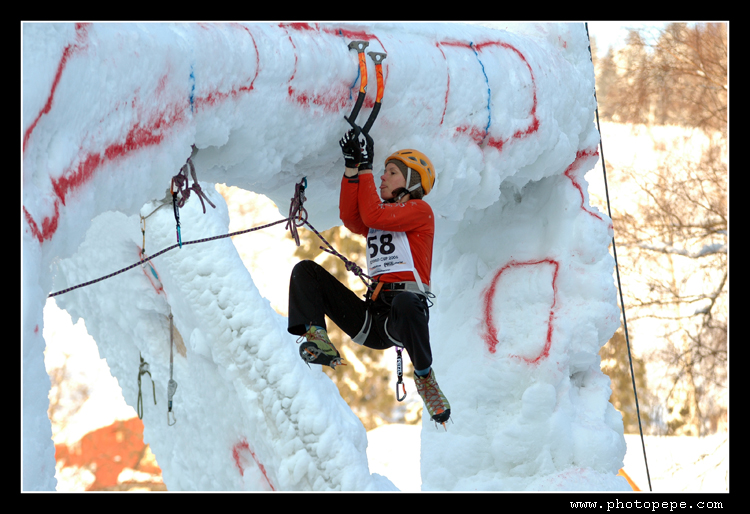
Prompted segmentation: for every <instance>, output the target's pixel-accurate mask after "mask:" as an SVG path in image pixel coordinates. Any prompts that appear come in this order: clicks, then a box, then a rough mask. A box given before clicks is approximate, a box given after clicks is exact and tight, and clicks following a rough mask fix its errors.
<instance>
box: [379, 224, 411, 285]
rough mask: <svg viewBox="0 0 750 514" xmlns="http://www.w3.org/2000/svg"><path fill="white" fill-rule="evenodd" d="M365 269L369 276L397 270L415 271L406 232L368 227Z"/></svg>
mask: <svg viewBox="0 0 750 514" xmlns="http://www.w3.org/2000/svg"><path fill="white" fill-rule="evenodd" d="M367 270H368V274H369V275H370V276H371V277H375V276H377V275H382V274H383V273H394V272H397V271H411V272H412V273H414V272H415V269H414V260H413V259H412V256H411V247H410V246H409V240H408V239H407V237H406V232H389V231H385V230H376V229H374V228H371V229H370V232H369V233H368V234H367Z"/></svg>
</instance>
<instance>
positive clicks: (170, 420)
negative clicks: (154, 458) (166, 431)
mask: <svg viewBox="0 0 750 514" xmlns="http://www.w3.org/2000/svg"><path fill="white" fill-rule="evenodd" d="M173 348H174V322H173V319H172V312H171V311H170V313H169V383H168V384H167V425H169V426H170V427H171V426H172V425H174V424H175V423H177V419H175V415H174V412H172V397H173V396H174V393H175V392H176V391H177V382H175V381H174V380H173V379H172V373H173V371H174V352H173ZM170 414H171V416H170Z"/></svg>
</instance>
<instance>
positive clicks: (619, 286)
mask: <svg viewBox="0 0 750 514" xmlns="http://www.w3.org/2000/svg"><path fill="white" fill-rule="evenodd" d="M585 26H586V37H587V38H588V39H589V56H591V63H592V64H593V62H594V59H593V55H592V54H591V38H590V36H589V24H588V23H586V24H585ZM594 99H595V100H596V87H594ZM596 128H597V130H598V131H599V148H600V150H601V151H600V153H601V156H602V171H603V173H604V192H605V194H606V197H607V213H608V214H609V218H610V219H612V209H611V207H610V201H609V187H608V186H607V167H606V164H605V161H604V141H603V138H602V131H601V126H600V124H599V101H598V100H596ZM612 252H613V254H614V258H615V271H616V274H617V289H618V291H619V293H620V309H621V310H622V321H623V327H624V329H625V342H626V344H627V347H628V360H629V361H630V376H631V379H632V381H633V394H634V395H635V410H636V414H637V416H638V430H639V431H640V434H641V446H642V447H643V461H644V463H645V464H646V478H647V479H648V489H649V491H652V489H651V474H650V473H649V471H648V458H647V457H646V443H645V441H644V440H643V426H642V425H641V410H640V407H639V405H638V391H637V389H636V386H635V371H634V370H633V356H632V354H631V351H630V337H629V336H628V321H627V318H626V316H625V300H624V299H623V294H622V283H621V282H620V266H619V264H618V262H617V247H616V245H615V238H614V235H613V236H612Z"/></svg>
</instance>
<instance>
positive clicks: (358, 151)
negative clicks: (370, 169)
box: [339, 130, 362, 168]
mask: <svg viewBox="0 0 750 514" xmlns="http://www.w3.org/2000/svg"><path fill="white" fill-rule="evenodd" d="M339 146H340V147H341V152H342V153H343V154H344V165H345V166H346V167H347V168H357V167H359V164H360V163H361V162H362V148H361V146H360V143H359V139H358V138H357V136H356V135H355V133H354V130H350V131H349V132H347V133H346V134H344V137H342V138H341V140H340V141H339Z"/></svg>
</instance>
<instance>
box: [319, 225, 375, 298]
mask: <svg viewBox="0 0 750 514" xmlns="http://www.w3.org/2000/svg"><path fill="white" fill-rule="evenodd" d="M304 224H305V225H307V226H308V228H309V229H310V230H312V231H313V232H315V234H316V235H317V236H318V237H319V238H320V240H321V241H323V242H324V243H325V244H326V246H328V248H325V247H323V246H321V247H319V248H320V249H321V250H323V251H324V252H328V253H330V254H331V255H335V256H336V257H338V258H339V259H341V260H342V261H344V266H345V267H346V270H347V271H350V272H352V273H354V274H355V275H357V276H358V277H359V278H360V279H362V282H364V284H365V286H366V287H367V289H370V290H373V289H374V288H375V283H374V280H373V278H372V277H371V276H369V275H367V274H366V273H365V272H364V271H362V268H361V267H359V266H358V265H357V264H355V263H354V262H352V261H350V260H349V259H347V258H346V257H344V256H343V255H341V254H340V253H339V252H337V251H336V249H335V248H334V247H333V246H332V245H331V243H329V242H328V241H326V238H324V237H323V236H322V235H321V234H320V232H318V231H317V230H315V227H313V226H312V225H311V224H310V223H309V222H308V221H307V220H305V221H304ZM368 280H369V281H370V282H369V283H368Z"/></svg>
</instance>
